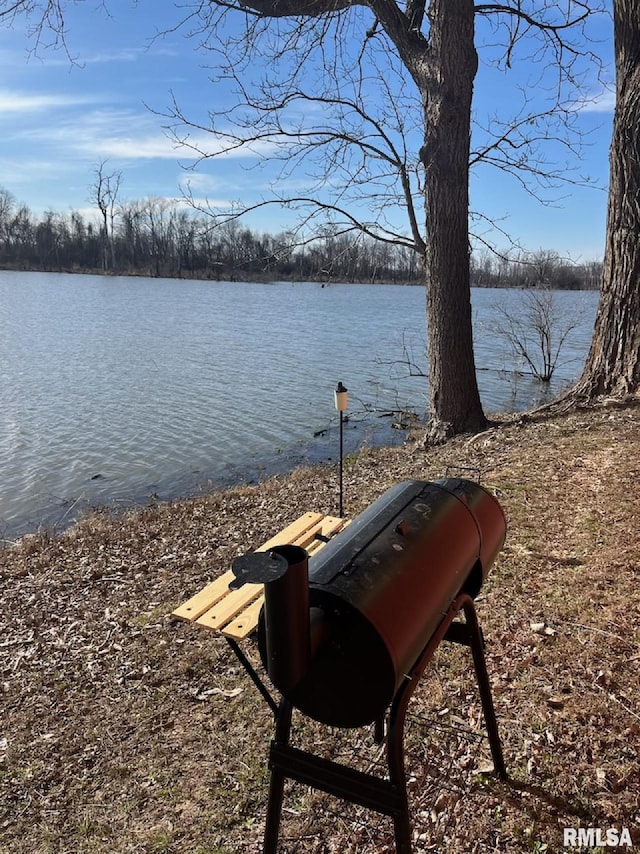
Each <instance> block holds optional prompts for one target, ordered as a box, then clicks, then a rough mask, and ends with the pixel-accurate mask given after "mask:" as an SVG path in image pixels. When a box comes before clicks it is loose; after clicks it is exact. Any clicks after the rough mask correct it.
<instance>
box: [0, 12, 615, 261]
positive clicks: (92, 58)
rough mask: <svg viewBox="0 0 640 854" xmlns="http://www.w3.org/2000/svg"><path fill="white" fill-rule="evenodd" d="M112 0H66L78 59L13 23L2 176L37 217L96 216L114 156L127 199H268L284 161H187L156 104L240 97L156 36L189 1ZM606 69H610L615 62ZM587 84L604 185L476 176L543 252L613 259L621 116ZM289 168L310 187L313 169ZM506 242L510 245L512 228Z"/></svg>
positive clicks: (511, 102) (4, 49) (4, 57)
mask: <svg viewBox="0 0 640 854" xmlns="http://www.w3.org/2000/svg"><path fill="white" fill-rule="evenodd" d="M107 5H108V8H109V13H110V14H109V15H107V14H105V13H104V11H103V10H100V9H97V8H96V7H97V6H100V4H99V3H97V2H96V3H94V2H92V0H82V2H80V3H79V4H76V5H73V4H72V5H69V6H68V7H67V28H68V29H67V44H68V49H69V52H70V54H71V55H72V56H73V57H74V58H75V63H71V62H70V60H69V57H68V56H67V55H66V54H65V53H64V51H62V50H52V49H46V48H41V49H40V50H39V52H38V54H37V56H33V55H32V54H29V53H28V48H29V47H30V46H31V43H30V42H29V40H28V38H27V37H26V35H25V33H24V31H23V29H21V26H20V25H17V26H14V28H13V29H9V28H7V27H6V26H3V27H1V28H0V65H1V76H0V118H1V121H2V128H3V132H2V135H1V137H0V186H2V187H3V188H4V189H6V190H8V191H9V192H11V193H12V194H13V196H14V197H15V198H16V200H17V202H19V203H25V204H27V205H28V206H29V207H30V208H31V210H32V211H33V212H34V214H36V215H38V214H40V213H41V212H42V211H44V210H46V209H53V210H56V211H59V212H62V213H65V212H69V211H70V210H71V209H75V210H80V211H82V212H83V213H86V215H87V216H89V215H90V212H91V208H90V204H89V196H90V185H91V183H92V180H93V170H94V169H95V168H96V166H97V164H98V163H99V162H100V161H106V167H105V168H106V171H113V170H119V171H120V172H121V173H122V187H121V191H120V197H121V199H123V200H132V201H133V200H136V199H142V198H146V197H148V196H157V197H166V198H169V199H179V198H180V197H181V187H185V186H186V185H187V183H190V184H191V188H192V191H193V194H194V195H195V196H196V197H205V196H206V197H207V198H208V199H209V201H210V202H212V203H214V204H216V203H219V204H221V205H228V204H229V203H230V202H232V201H234V200H241V201H242V202H244V203H248V204H251V203H254V202H256V201H258V200H259V199H261V198H266V197H268V195H269V192H270V183H271V181H272V180H273V179H274V175H275V174H276V173H275V171H274V170H273V169H271V167H269V166H267V167H266V168H263V169H258V170H256V169H255V168H252V167H254V166H255V165H256V162H257V161H256V156H255V154H253V153H251V152H239V153H238V154H236V155H235V156H225V157H224V158H220V159H217V160H213V161H208V162H207V163H204V164H201V166H200V168H199V169H198V170H197V171H196V172H188V171H185V169H184V166H188V165H189V164H190V163H191V162H192V158H191V157H190V155H189V152H188V151H184V150H180V149H179V148H177V147H176V144H175V142H173V141H172V140H171V139H170V138H169V137H168V136H167V134H166V131H165V130H164V129H163V125H166V124H167V122H166V120H164V119H163V118H162V117H161V116H159V115H157V114H155V113H154V112H153V111H154V110H155V111H157V112H162V111H163V110H165V109H166V108H167V106H168V105H169V104H170V102H171V98H172V96H175V99H176V101H177V103H179V104H180V106H181V108H182V109H184V111H185V112H187V113H189V114H190V115H192V116H194V117H195V118H197V119H198V120H199V121H203V122H205V121H206V116H207V111H208V109H209V108H211V107H214V106H218V107H219V106H221V105H222V106H224V105H227V104H229V105H230V104H231V103H232V100H231V99H232V98H233V96H232V94H231V91H230V89H229V88H228V87H226V86H225V85H223V84H220V83H218V84H213V83H212V82H211V80H210V76H211V72H210V71H209V70H208V69H207V68H206V67H205V65H206V64H207V63H209V64H211V63H212V62H213V58H212V57H211V55H206V54H205V53H203V52H202V51H199V50H198V45H197V40H195V39H189V38H187V34H186V31H185V30H184V29H183V30H178V31H176V32H171V33H169V34H167V35H164V36H161V37H157V38H155V39H154V36H155V35H156V34H157V33H158V31H160V30H164V29H165V28H170V27H171V26H172V24H174V23H176V22H177V21H178V20H179V19H180V10H176V9H175V8H174V6H173V4H171V3H157V2H154V0H139V2H138V3H136V4H132V3H131V0H109V2H108V4H107ZM610 30H611V24H610V22H607V21H606V20H605V19H603V20H602V21H601V23H600V25H599V29H598V36H599V37H600V38H601V40H602V41H601V44H600V45H599V46H598V50H599V51H600V52H601V53H602V54H603V56H604V58H605V65H606V63H607V62H608V63H609V64H610V61H611V60H610V57H611V53H612V50H611V45H610V40H611V38H612V32H611V31H610ZM481 61H482V54H481ZM607 75H608V78H609V80H611V79H612V77H613V73H612V70H611V68H609V69H608V71H607ZM532 79H534V78H533V77H532V72H531V68H523V69H516V70H515V71H514V72H511V73H510V74H498V75H497V76H496V74H495V72H492V71H491V70H490V69H489V68H488V67H487V66H486V65H482V66H481V69H480V73H479V75H478V78H477V81H476V88H475V109H476V113H477V115H478V116H484V115H488V113H489V112H490V111H491V110H493V109H494V108H495V107H496V104H500V107H501V108H502V107H504V108H505V109H516V108H517V100H518V98H520V97H521V95H520V94H519V91H518V86H520V87H525V89H526V87H528V86H531V80H532ZM587 89H588V94H589V95H590V96H591V100H588V101H587V102H585V106H584V109H583V110H582V111H581V115H580V118H579V123H580V126H581V127H582V129H583V130H585V131H587V132H588V133H589V145H588V146H587V147H586V148H585V149H584V151H583V153H582V157H581V161H580V163H579V164H577V166H578V168H579V170H580V172H581V173H583V174H587V175H589V177H590V178H591V179H592V181H593V184H594V186H593V187H573V186H568V187H564V188H561V189H560V190H559V191H557V193H555V201H554V203H553V205H552V206H543V205H540V204H539V203H538V202H536V201H535V200H534V199H532V198H531V197H530V196H529V195H528V194H527V193H526V192H524V191H522V190H521V189H520V188H519V187H518V184H517V182H514V181H513V180H512V179H508V178H507V177H506V176H503V175H500V174H499V173H497V172H496V171H495V170H487V169H481V170H478V172H477V173H474V174H473V175H472V179H471V192H472V208H473V209H474V210H478V211H481V212H482V213H483V214H486V215H488V216H490V217H493V218H495V219H497V220H500V222H501V224H502V225H503V226H504V228H505V229H506V230H508V231H509V232H510V233H511V234H512V235H513V236H514V237H516V238H517V239H518V240H519V241H521V243H523V244H524V245H526V246H527V247H528V248H529V249H531V250H537V249H540V248H544V249H553V250H556V251H558V252H560V253H561V254H562V255H568V256H570V257H572V258H574V259H575V260H577V261H589V260H593V259H597V258H601V257H602V252H603V245H604V229H605V214H606V192H605V189H606V183H607V178H608V146H609V139H610V132H611V121H612V116H613V98H612V95H611V93H610V92H607V91H606V90H605V91H603V89H602V86H601V84H600V83H598V82H597V81H596V78H595V75H594V76H593V80H591V81H589V80H587ZM196 136H197V138H198V139H201V140H202V144H203V145H204V146H206V147H207V148H208V149H209V150H215V148H216V145H218V141H217V140H216V138H215V137H213V136H211V135H209V136H208V137H206V136H205V135H204V134H197V135H196ZM552 150H553V148H551V149H550V151H552ZM288 180H289V181H290V182H291V183H292V184H295V185H297V186H299V187H303V186H304V180H305V179H304V176H303V175H301V174H294V175H292V176H290V177H289V179H288ZM291 217H292V214H291V212H287V211H284V210H278V209H275V208H269V209H267V210H266V211H264V212H263V213H261V214H254V215H253V216H252V217H251V218H250V219H248V220H247V224H248V225H250V226H251V227H253V228H256V229H260V230H265V231H271V232H276V231H278V230H280V229H283V228H286V227H287V226H288V225H289V224H290V222H291ZM489 236H490V235H489ZM495 242H496V243H497V245H498V246H500V245H501V238H500V237H497V238H495ZM503 243H504V241H502V244H503Z"/></svg>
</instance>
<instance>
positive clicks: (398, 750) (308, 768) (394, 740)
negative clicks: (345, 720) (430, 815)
mask: <svg viewBox="0 0 640 854" xmlns="http://www.w3.org/2000/svg"><path fill="white" fill-rule="evenodd" d="M460 611H463V612H464V615H465V622H464V623H455V624H454V623H453V621H454V619H455V618H456V617H457V616H458V614H459V613H460ZM442 640H449V641H452V642H454V643H462V644H464V645H466V646H469V647H471V652H472V655H473V663H474V668H475V672H476V678H477V681H478V688H479V692H480V699H481V701H482V709H483V712H484V718H485V724H486V727H487V735H488V738H489V745H490V747H491V755H492V757H493V763H494V767H495V771H496V773H497V774H498V776H499V777H500V778H501V779H503V780H504V779H506V777H507V772H506V768H505V764H504V758H503V755H502V745H501V744H500V737H499V734H498V724H497V721H496V716H495V711H494V707H493V699H492V696H491V687H490V683H489V677H488V675H487V667H486V662H485V657H484V642H483V638H482V633H481V630H480V626H479V624H478V618H477V616H476V611H475V607H474V605H473V600H472V599H471V597H470V596H468V595H467V594H461V595H460V596H458V597H457V599H456V600H455V601H454V603H453V604H452V605H451V607H450V608H449V610H448V611H447V613H446V614H445V616H444V618H443V620H442V622H441V623H440V626H439V627H438V630H437V631H436V633H435V634H434V635H433V637H432V638H431V640H430V641H429V643H428V644H427V646H426V647H425V649H424V650H423V652H422V653H421V655H420V657H419V658H418V660H417V661H416V663H415V664H414V666H413V668H412V670H411V672H410V673H408V674H407V677H406V680H405V681H404V682H403V684H402V685H401V686H400V688H399V689H398V691H397V693H396V695H395V697H394V699H393V702H392V704H391V707H390V710H389V723H388V730H387V764H388V769H389V779H388V780H387V779H382V778H380V777H377V776H375V775H373V774H367V773H363V772H362V771H357V770H356V769H354V768H349V767H348V766H346V765H341V764H339V763H337V762H333V761H330V760H328V759H323V758H322V757H320V756H316V755H315V754H312V753H308V752H307V751H304V750H299V749H297V748H295V747H291V746H290V744H289V738H290V735H291V718H292V712H293V707H292V706H291V703H289V702H288V701H287V700H283V701H282V702H281V704H280V707H279V709H278V712H277V714H276V727H275V735H274V739H273V741H272V742H271V748H270V751H269V769H270V771H271V781H270V784H269V802H268V807H267V820H266V827H265V836H264V849H263V851H264V854H276V851H277V848H278V835H279V830H280V816H281V812H282V803H283V797H284V783H285V780H286V779H291V780H296V781H298V782H300V783H303V784H305V785H307V786H311V787H313V788H315V789H320V790H321V791H324V792H327V793H328V794H330V795H335V796H336V797H338V798H342V799H343V800H346V801H349V802H351V803H354V804H359V805H360V806H364V807H367V808H368V809H371V810H374V811H376V812H379V813H382V814H383V815H388V816H390V817H391V818H392V819H393V825H394V833H395V844H396V852H397V854H411V824H410V821H409V802H408V798H407V784H406V775H405V769H404V750H403V738H404V723H405V718H406V714H407V708H408V705H409V700H410V699H411V695H412V694H413V692H414V690H415V688H416V685H417V684H418V681H419V679H420V677H421V675H422V673H423V672H424V670H425V668H426V666H427V664H428V663H429V661H430V659H431V658H432V656H433V654H434V652H435V651H436V649H437V647H438V646H439V644H440V642H441V641H442ZM375 736H376V738H377V739H381V738H382V729H381V721H376V722H375Z"/></svg>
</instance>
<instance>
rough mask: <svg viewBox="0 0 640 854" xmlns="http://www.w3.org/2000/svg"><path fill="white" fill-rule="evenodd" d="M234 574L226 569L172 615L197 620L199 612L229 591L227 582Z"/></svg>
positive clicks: (202, 611) (228, 582) (209, 606)
mask: <svg viewBox="0 0 640 854" xmlns="http://www.w3.org/2000/svg"><path fill="white" fill-rule="evenodd" d="M233 578H234V575H233V572H231V570H230V569H228V570H227V571H226V572H225V573H224V575H221V576H220V578H216V580H215V581H212V582H211V584H207V586H206V587H203V588H202V590H200V591H199V592H198V593H196V594H195V596H192V597H191V599H188V600H187V601H186V602H184V603H183V604H182V605H180V607H179V608H176V610H175V611H174V612H173V614H172V616H173V617H178V618H179V619H181V620H188V621H189V622H193V621H194V620H197V619H198V617H199V616H200V615H201V614H204V612H205V611H207V610H208V609H209V608H211V607H212V606H213V605H215V604H216V602H219V601H220V599H222V598H224V597H225V596H226V595H227V594H228V593H229V584H230V582H231V581H233Z"/></svg>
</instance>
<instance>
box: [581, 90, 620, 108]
mask: <svg viewBox="0 0 640 854" xmlns="http://www.w3.org/2000/svg"><path fill="white" fill-rule="evenodd" d="M615 106H616V92H615V89H614V88H613V87H611V86H607V87H606V88H605V89H603V90H602V91H601V92H598V93H595V94H593V95H586V96H585V97H584V98H582V99H581V100H580V101H578V103H577V107H578V109H579V110H580V111H581V112H583V113H612V112H613V111H614V109H615Z"/></svg>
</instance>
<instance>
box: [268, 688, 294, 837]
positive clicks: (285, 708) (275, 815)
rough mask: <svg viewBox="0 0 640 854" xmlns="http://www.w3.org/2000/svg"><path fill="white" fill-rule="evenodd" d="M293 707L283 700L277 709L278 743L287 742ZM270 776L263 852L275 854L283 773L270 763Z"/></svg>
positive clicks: (282, 791)
mask: <svg viewBox="0 0 640 854" xmlns="http://www.w3.org/2000/svg"><path fill="white" fill-rule="evenodd" d="M292 714H293V707H292V706H291V703H289V702H287V701H286V700H283V701H282V703H281V704H280V708H279V709H278V714H277V717H276V731H275V738H274V742H275V743H276V744H280V745H286V744H288V743H289V735H290V733H291V716H292ZM270 768H271V778H270V781H269V801H268V804H267V821H266V824H265V828H264V848H263V851H264V854H276V852H277V850H278V836H279V834H280V816H281V814H282V801H283V798H284V781H285V776H286V775H285V774H284V773H283V771H282V770H281V769H280V768H278V767H276V766H274V765H273V764H271V763H270Z"/></svg>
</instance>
